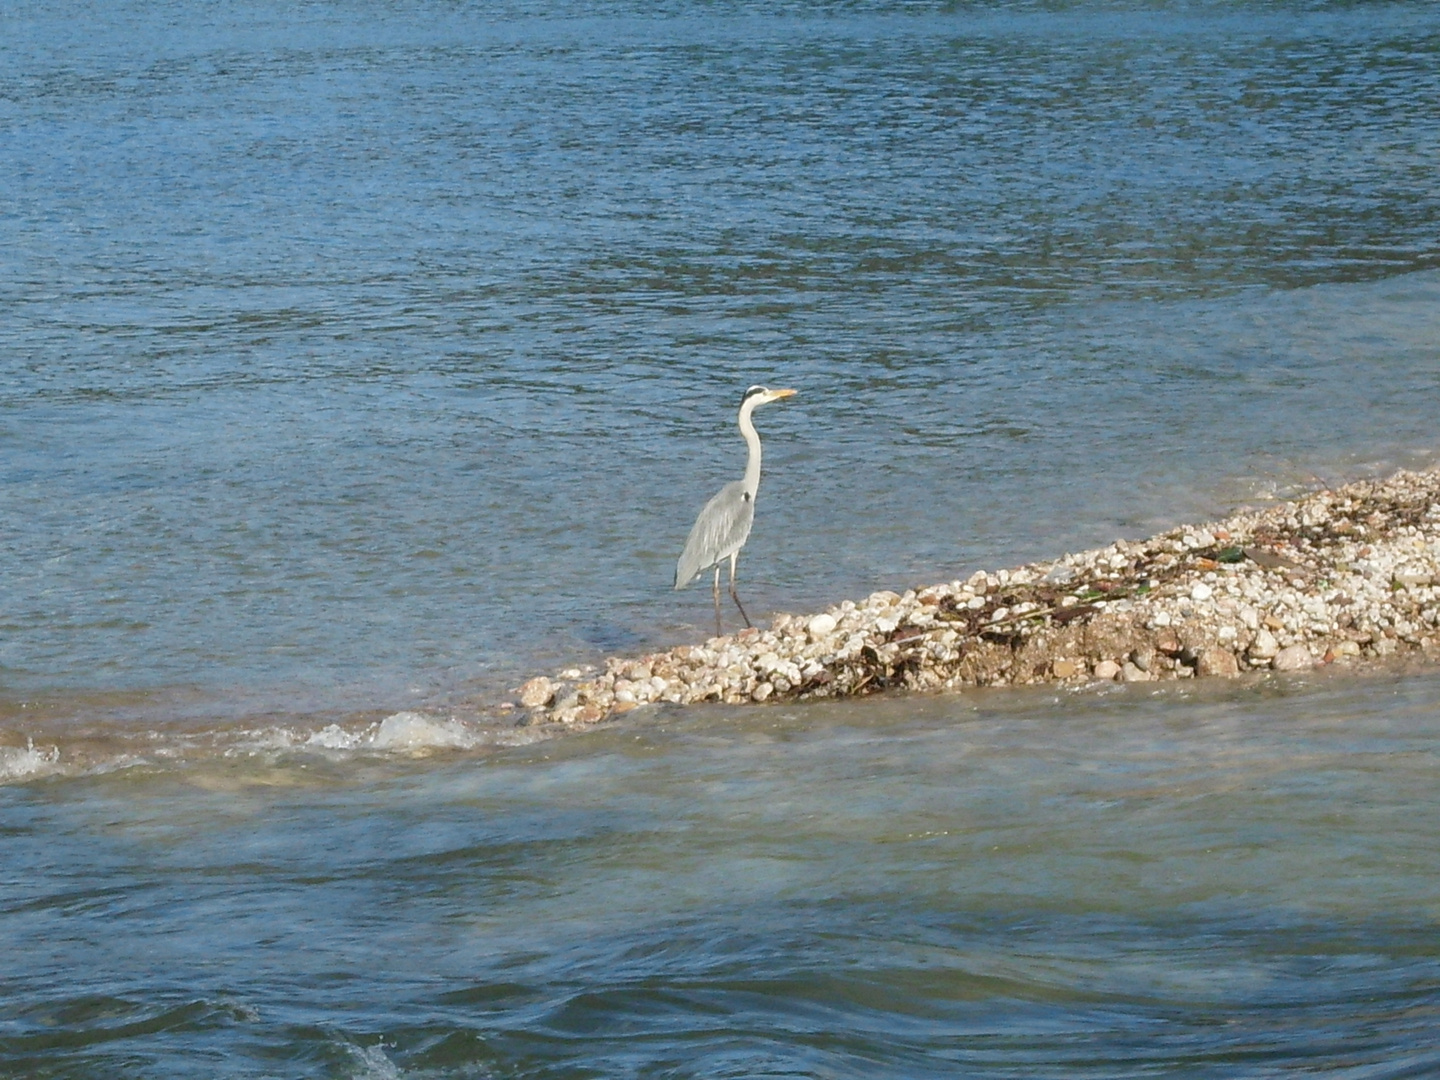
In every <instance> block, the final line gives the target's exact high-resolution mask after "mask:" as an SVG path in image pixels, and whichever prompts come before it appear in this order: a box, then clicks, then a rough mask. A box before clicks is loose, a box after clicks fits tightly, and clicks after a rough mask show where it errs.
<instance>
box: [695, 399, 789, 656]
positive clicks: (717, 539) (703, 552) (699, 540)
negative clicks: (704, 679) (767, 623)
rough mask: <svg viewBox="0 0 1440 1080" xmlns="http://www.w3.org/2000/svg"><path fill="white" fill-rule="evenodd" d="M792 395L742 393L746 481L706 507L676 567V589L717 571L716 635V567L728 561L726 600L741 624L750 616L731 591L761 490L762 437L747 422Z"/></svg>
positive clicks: (717, 625)
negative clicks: (758, 411) (703, 573)
mask: <svg viewBox="0 0 1440 1080" xmlns="http://www.w3.org/2000/svg"><path fill="white" fill-rule="evenodd" d="M794 393H795V391H794V390H767V389H766V388H765V387H763V386H752V387H751V388H750V389H749V390H747V391H746V392H745V397H744V399H743V400H742V401H741V403H740V415H739V418H738V421H739V424H740V434H741V435H743V436H744V437H745V445H746V447H747V448H748V450H749V457H748V459H747V460H746V462H745V478H744V479H743V480H734V481H731V482H730V483H728V484H726V485H725V486H724V487H722V488H721V489H720V490H719V491H718V492H717V493H716V494H715V496H714V498H712V499H711V500H710V501H709V502H707V503H706V504H705V507H704V509H702V510H701V511H700V515H699V516H698V517H697V518H696V519H695V524H694V525H693V526H691V528H690V536H689V538H688V539H687V540H686V541H685V550H684V551H682V552H681V553H680V561H679V562H678V563H676V564H675V588H677V589H683V588H684V587H685V586H686V585H688V584H689V583H690V582H691V580H693V579H694V577H695V575H696V574H698V573H700V572H701V571H702V570H708V569H710V568H711V567H714V569H715V588H714V596H715V632H716V633H717V634H719V633H720V630H721V626H720V567H721V565H722V564H724V563H725V562H726V561H727V560H728V561H729V563H730V596H731V598H732V599H733V600H734V601H735V606H736V607H737V608H739V609H740V617H741V618H743V619H744V620H745V625H746V626H749V625H750V617H749V616H748V615H746V614H745V609H744V607H742V606H741V604H740V597H739V596H738V595H737V594H736V592H735V562H736V559H737V558H738V557H739V555H740V549H741V548H743V547H744V546H745V541H746V540H748V539H749V538H750V527H751V526H752V525H753V524H754V523H755V496H756V495H757V494H758V493H759V491H760V436H759V434H758V433H757V432H756V431H755V425H754V424H753V423H751V421H750V414H751V413H752V412H754V411H755V409H756V408H757V407H759V406H761V405H764V404H767V403H768V402H771V401H779V400H781V399H782V398H787V397H790V396H791V395H792V394H794Z"/></svg>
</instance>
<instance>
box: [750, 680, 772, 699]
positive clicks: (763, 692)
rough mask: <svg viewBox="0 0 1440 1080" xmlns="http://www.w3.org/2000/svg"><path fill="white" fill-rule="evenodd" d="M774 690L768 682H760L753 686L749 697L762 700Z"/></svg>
mask: <svg viewBox="0 0 1440 1080" xmlns="http://www.w3.org/2000/svg"><path fill="white" fill-rule="evenodd" d="M774 692H775V687H773V686H771V685H770V684H769V683H768V682H762V683H761V684H760V685H759V686H757V687H755V689H754V690H753V691H752V692H751V694H750V697H751V698H752V699H754V700H755V701H764V700H765V699H766V698H768V697H769V696H770V695H771V694H773V693H774Z"/></svg>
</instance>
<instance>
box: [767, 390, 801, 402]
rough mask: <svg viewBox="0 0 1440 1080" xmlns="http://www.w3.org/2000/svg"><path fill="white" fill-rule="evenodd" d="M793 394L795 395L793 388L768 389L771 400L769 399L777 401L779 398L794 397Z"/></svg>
mask: <svg viewBox="0 0 1440 1080" xmlns="http://www.w3.org/2000/svg"><path fill="white" fill-rule="evenodd" d="M794 396H795V391H794V390H771V391H770V400H771V401H779V400H780V399H781V398H787V397H794Z"/></svg>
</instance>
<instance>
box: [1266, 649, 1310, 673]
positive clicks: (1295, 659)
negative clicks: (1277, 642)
mask: <svg viewBox="0 0 1440 1080" xmlns="http://www.w3.org/2000/svg"><path fill="white" fill-rule="evenodd" d="M1270 666H1271V667H1272V668H1274V669H1275V670H1276V671H1309V670H1310V669H1311V668H1313V667H1314V666H1315V657H1314V656H1313V655H1311V652H1310V650H1309V649H1308V648H1307V647H1306V646H1304V645H1291V646H1289V647H1288V648H1285V649H1281V650H1280V651H1279V652H1277V653H1276V654H1275V659H1273V660H1271V661H1270Z"/></svg>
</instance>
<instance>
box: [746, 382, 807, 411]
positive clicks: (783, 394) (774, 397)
mask: <svg viewBox="0 0 1440 1080" xmlns="http://www.w3.org/2000/svg"><path fill="white" fill-rule="evenodd" d="M794 396H795V391H794V390H771V389H770V388H769V387H768V386H752V387H750V389H749V390H746V391H745V396H744V397H743V398H741V399H740V407H741V408H744V407H745V406H746V405H749V406H750V407H751V408H752V409H753V408H754V407H755V406H757V405H767V404H769V403H770V402H772V401H780V400H781V399H782V398H787V397H794Z"/></svg>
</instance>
